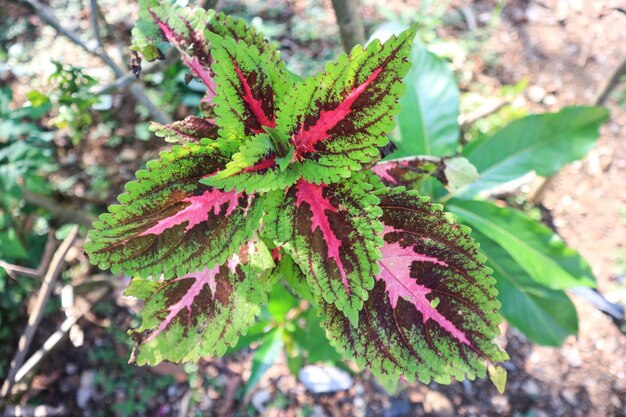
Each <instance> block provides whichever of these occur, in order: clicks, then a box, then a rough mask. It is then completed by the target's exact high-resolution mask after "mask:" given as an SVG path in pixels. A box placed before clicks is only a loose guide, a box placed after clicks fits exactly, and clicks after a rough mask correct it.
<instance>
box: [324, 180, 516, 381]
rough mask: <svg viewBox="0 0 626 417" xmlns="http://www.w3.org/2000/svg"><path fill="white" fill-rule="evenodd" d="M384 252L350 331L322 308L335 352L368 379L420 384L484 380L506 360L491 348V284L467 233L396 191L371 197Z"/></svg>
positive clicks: (494, 327) (426, 205) (345, 323)
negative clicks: (492, 365) (367, 372)
mask: <svg viewBox="0 0 626 417" xmlns="http://www.w3.org/2000/svg"><path fill="white" fill-rule="evenodd" d="M377 195H378V196H379V197H380V207H381V208H382V210H383V215H382V217H381V221H382V222H383V224H384V227H385V232H384V241H385V243H384V246H383V248H382V250H381V252H382V258H381V260H380V262H379V264H380V268H379V269H380V272H379V273H378V274H377V276H376V284H375V285H374V288H373V290H372V291H371V292H370V295H369V299H368V300H367V301H365V304H364V306H363V309H362V310H361V311H360V312H359V325H358V327H356V326H354V325H352V324H351V323H350V322H349V320H347V319H346V317H345V315H344V314H342V313H340V312H339V311H338V310H337V308H336V307H335V306H332V305H330V304H328V303H326V302H324V303H322V305H323V308H324V310H325V313H326V320H325V322H324V324H325V326H326V328H327V330H328V332H329V334H330V336H331V337H332V338H333V339H335V340H336V341H337V342H336V343H337V345H338V347H340V348H342V349H344V350H345V351H346V352H348V353H349V354H350V355H353V356H354V357H355V358H356V360H357V363H359V365H361V366H369V367H370V368H371V369H372V371H373V372H374V374H376V375H387V376H392V377H399V376H400V375H403V376H404V377H405V378H407V379H408V380H413V379H415V378H416V377H417V378H418V379H420V380H421V381H423V382H426V383H427V382H429V381H430V380H431V379H432V380H435V381H437V382H441V383H449V382H450V380H451V378H455V379H459V380H461V379H464V378H466V377H467V378H474V377H476V376H484V374H485V369H486V364H487V362H489V361H501V360H504V359H506V353H504V352H502V351H500V349H499V348H498V347H497V346H496V345H495V344H494V343H493V338H494V337H495V336H496V335H497V332H498V330H497V325H498V323H499V322H500V320H501V319H500V316H499V315H498V314H497V309H498V307H499V303H498V301H497V300H496V295H497V292H496V290H495V289H494V287H493V284H494V280H493V279H492V278H491V277H490V276H489V275H488V271H489V270H488V269H487V268H485V266H484V265H483V262H484V257H483V256H482V255H480V254H479V253H478V247H477V246H478V245H476V244H475V243H474V242H473V241H472V239H471V238H470V237H469V235H468V229H467V228H466V227H464V226H459V225H457V224H455V223H453V222H452V221H451V220H449V219H448V218H447V217H446V215H445V213H443V212H442V211H441V209H440V208H439V207H437V206H433V205H431V204H430V203H428V200H427V199H424V198H420V197H419V196H418V195H417V194H416V193H412V192H407V191H403V190H402V189H393V190H384V191H380V192H378V193H377Z"/></svg>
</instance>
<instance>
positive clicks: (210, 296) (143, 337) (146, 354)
mask: <svg viewBox="0 0 626 417" xmlns="http://www.w3.org/2000/svg"><path fill="white" fill-rule="evenodd" d="M273 265H274V264H273V262H272V258H271V255H270V253H269V251H268V250H267V248H266V247H265V245H263V244H262V243H260V242H248V243H247V244H245V245H244V246H243V247H242V248H241V250H240V251H239V252H237V253H236V254H234V255H233V256H232V257H231V258H230V259H229V260H228V262H226V263H224V264H222V265H221V266H220V265H215V266H214V267H212V268H204V269H202V270H199V271H196V272H194V273H191V274H186V275H184V276H182V277H179V278H176V279H170V280H165V281H162V282H160V281H158V280H155V279H153V278H147V279H144V278H140V277H135V278H134V279H133V281H132V282H131V284H130V286H129V288H128V289H127V290H126V293H125V295H127V296H134V297H137V298H139V299H140V300H142V301H144V307H143V310H142V312H141V319H142V323H141V327H140V328H138V329H136V330H134V331H133V333H132V335H133V338H134V339H135V341H136V342H137V343H138V345H139V346H138V354H137V356H136V361H137V363H138V364H139V365H143V364H150V365H155V364H157V363H159V362H162V361H164V360H167V361H171V362H189V361H193V362H195V361H197V360H198V359H200V358H201V357H203V356H207V355H222V354H224V352H225V351H226V348H227V347H228V346H233V345H235V344H236V343H237V339H238V338H239V335H240V334H241V333H245V331H246V329H247V328H248V327H249V326H250V325H251V324H253V323H254V319H255V317H256V316H257V315H258V314H259V312H260V310H261V309H260V305H261V304H264V303H266V302H267V293H268V292H269V290H270V288H271V286H272V280H271V279H269V278H268V277H269V273H268V272H269V271H270V270H271V268H272V267H273Z"/></svg>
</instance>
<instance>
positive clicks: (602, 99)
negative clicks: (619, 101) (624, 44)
mask: <svg viewBox="0 0 626 417" xmlns="http://www.w3.org/2000/svg"><path fill="white" fill-rule="evenodd" d="M624 74H626V57H624V59H623V60H622V63H621V64H620V65H619V66H618V67H617V69H616V70H615V72H613V75H611V78H609V81H608V82H607V83H606V85H605V86H604V88H603V89H602V91H601V92H600V94H599V95H598V98H597V99H596V105H598V106H602V105H604V103H606V101H607V100H608V98H609V97H610V96H611V93H612V92H613V90H614V89H615V87H617V85H618V84H619V83H620V82H621V79H622V75H624Z"/></svg>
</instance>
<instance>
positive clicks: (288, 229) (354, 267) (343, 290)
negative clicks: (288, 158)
mask: <svg viewBox="0 0 626 417" xmlns="http://www.w3.org/2000/svg"><path fill="white" fill-rule="evenodd" d="M371 191H372V186H371V185H370V184H369V183H368V182H367V181H366V180H365V176H363V175H355V176H354V178H351V179H349V180H346V181H343V182H341V183H337V184H332V185H326V184H323V183H322V184H315V183H310V182H308V181H306V180H303V179H300V180H299V181H298V182H297V183H296V184H295V185H294V186H292V187H290V188H289V189H288V190H287V191H286V192H282V191H279V192H276V193H273V195H271V196H270V197H268V201H271V200H272V199H276V201H275V205H274V206H273V207H271V208H268V209H267V211H268V214H267V215H266V217H265V219H264V229H263V230H264V232H265V233H266V236H268V237H270V238H272V239H273V240H274V243H275V244H276V245H277V246H282V247H283V249H284V250H285V252H287V253H288V254H289V255H291V257H292V258H293V260H294V261H295V262H296V264H298V266H300V268H301V269H302V271H303V272H304V274H305V275H306V277H307V280H308V283H309V286H310V287H311V291H312V292H313V294H315V295H316V297H322V298H323V299H324V300H325V301H326V302H328V303H332V304H334V305H335V306H336V308H337V309H338V310H340V311H342V312H343V314H345V315H347V316H348V317H349V319H350V321H351V322H353V323H354V324H355V325H356V323H357V317H358V312H359V310H361V308H362V306H363V302H364V301H365V300H367V297H368V291H369V290H370V289H371V288H372V285H373V284H374V278H373V277H374V274H375V273H376V272H377V271H378V268H377V261H378V259H379V258H380V251H379V248H380V246H381V244H382V241H381V239H380V236H379V234H380V233H381V232H382V227H381V224H380V222H379V221H378V219H377V217H378V216H379V214H380V211H379V210H378V208H377V203H378V199H377V197H375V196H374V195H373V194H372V193H371ZM268 205H269V204H268Z"/></svg>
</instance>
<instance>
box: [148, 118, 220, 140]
mask: <svg viewBox="0 0 626 417" xmlns="http://www.w3.org/2000/svg"><path fill="white" fill-rule="evenodd" d="M150 130H152V131H153V132H154V134H155V135H157V136H159V137H162V138H165V140H166V141H167V142H178V143H189V142H200V141H201V140H202V139H217V125H216V124H215V122H214V121H213V120H212V119H207V118H205V117H197V116H188V117H186V118H185V119H183V120H179V121H177V122H174V123H171V124H168V125H162V124H160V123H156V122H152V123H150Z"/></svg>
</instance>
